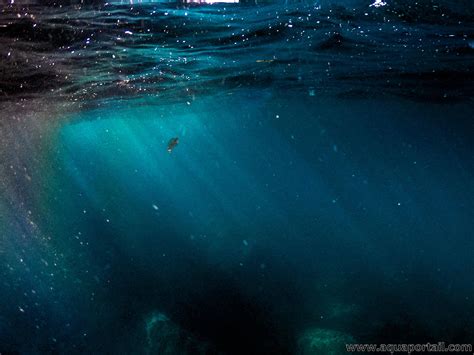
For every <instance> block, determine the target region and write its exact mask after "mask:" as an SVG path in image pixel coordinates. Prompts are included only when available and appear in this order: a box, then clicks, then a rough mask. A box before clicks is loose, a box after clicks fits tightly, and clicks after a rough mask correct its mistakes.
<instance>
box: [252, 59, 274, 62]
mask: <svg viewBox="0 0 474 355" xmlns="http://www.w3.org/2000/svg"><path fill="white" fill-rule="evenodd" d="M274 61H275V59H257V60H256V62H257V63H272V62H274Z"/></svg>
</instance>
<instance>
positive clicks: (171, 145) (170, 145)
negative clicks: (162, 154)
mask: <svg viewBox="0 0 474 355" xmlns="http://www.w3.org/2000/svg"><path fill="white" fill-rule="evenodd" d="M178 143H179V139H178V137H175V138H171V139H170V141H169V142H168V153H171V151H172V150H173V149H174V148H175V147H176V146H177V145H178Z"/></svg>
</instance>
